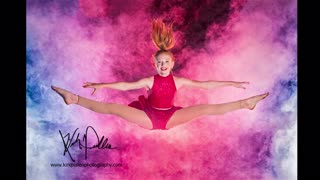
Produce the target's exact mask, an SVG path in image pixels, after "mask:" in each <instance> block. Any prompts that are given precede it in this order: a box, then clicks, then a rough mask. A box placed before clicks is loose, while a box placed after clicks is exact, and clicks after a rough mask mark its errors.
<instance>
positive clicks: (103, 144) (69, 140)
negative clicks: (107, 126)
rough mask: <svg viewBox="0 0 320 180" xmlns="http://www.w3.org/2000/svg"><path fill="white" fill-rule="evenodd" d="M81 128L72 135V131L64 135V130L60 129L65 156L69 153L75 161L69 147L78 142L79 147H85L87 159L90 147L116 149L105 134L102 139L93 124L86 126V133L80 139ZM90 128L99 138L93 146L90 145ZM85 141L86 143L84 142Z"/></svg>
mask: <svg viewBox="0 0 320 180" xmlns="http://www.w3.org/2000/svg"><path fill="white" fill-rule="evenodd" d="M78 129H79V128H77V129H76V130H75V131H74V132H73V134H72V136H71V137H70V133H68V134H66V135H63V134H62V132H61V131H60V130H59V133H60V136H61V138H62V142H63V146H64V152H63V155H64V156H65V155H66V153H68V155H69V157H70V158H71V160H72V161H73V162H75V160H74V159H73V158H72V156H71V153H70V151H69V148H70V147H72V146H73V145H75V144H78V146H79V149H82V148H84V151H85V153H84V154H85V159H87V153H88V149H94V148H98V149H116V147H112V146H111V144H109V143H108V138H104V136H102V138H101V139H100V138H99V136H98V134H97V132H96V130H95V129H94V128H93V127H92V126H88V127H87V128H86V133H85V134H84V135H83V137H82V141H81V140H80V138H79V136H80V133H77V131H78ZM89 130H91V131H92V132H93V133H94V135H95V137H96V139H97V144H94V145H93V146H88V139H87V137H88V132H89ZM82 143H84V144H82Z"/></svg>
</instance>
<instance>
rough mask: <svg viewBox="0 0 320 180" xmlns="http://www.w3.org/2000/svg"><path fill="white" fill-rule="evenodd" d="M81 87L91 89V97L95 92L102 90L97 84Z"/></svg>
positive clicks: (87, 83) (89, 83) (84, 84)
mask: <svg viewBox="0 0 320 180" xmlns="http://www.w3.org/2000/svg"><path fill="white" fill-rule="evenodd" d="M82 87H84V88H93V91H92V93H91V95H93V94H94V93H95V92H96V91H97V90H99V89H101V88H102V87H101V86H100V84H99V83H91V82H85V83H83V85H82Z"/></svg>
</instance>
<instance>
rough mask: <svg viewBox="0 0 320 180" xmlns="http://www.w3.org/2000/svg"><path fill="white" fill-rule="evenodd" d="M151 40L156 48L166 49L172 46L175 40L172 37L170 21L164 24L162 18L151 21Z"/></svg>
mask: <svg viewBox="0 0 320 180" xmlns="http://www.w3.org/2000/svg"><path fill="white" fill-rule="evenodd" d="M152 42H153V43H154V45H155V46H156V47H157V48H158V50H162V51H168V50H169V49H171V48H173V46H174V44H175V40H174V37H173V30H172V23H170V24H169V25H168V26H166V25H165V24H164V23H163V22H162V19H155V20H153V21H152Z"/></svg>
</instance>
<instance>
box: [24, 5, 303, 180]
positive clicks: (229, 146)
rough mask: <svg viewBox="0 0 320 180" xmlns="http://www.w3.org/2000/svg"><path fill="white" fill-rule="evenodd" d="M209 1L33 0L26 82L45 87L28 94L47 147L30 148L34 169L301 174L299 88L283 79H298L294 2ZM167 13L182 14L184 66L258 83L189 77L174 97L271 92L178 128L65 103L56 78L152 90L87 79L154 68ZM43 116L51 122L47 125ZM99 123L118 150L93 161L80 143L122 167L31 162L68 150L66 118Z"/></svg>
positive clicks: (114, 97) (180, 67)
mask: <svg viewBox="0 0 320 180" xmlns="http://www.w3.org/2000/svg"><path fill="white" fill-rule="evenodd" d="M199 2H200V3H199V4H198V5H196V4H192V3H191V1H190V2H189V1H179V0H176V1H158V0H157V1H143V0H140V1H134V0H129V1H125V0H120V1H116V0H109V1H103V0H91V1H89V0H79V1H78V2H77V3H76V4H72V3H70V2H68V3H67V2H65V1H62V0H60V1H55V2H50V3H43V2H41V1H28V2H27V7H28V8H27V53H29V56H30V57H31V58H30V59H33V60H32V63H27V76H28V77H29V79H27V83H29V86H28V87H29V91H33V92H35V89H37V92H38V91H39V97H40V100H39V101H35V100H34V99H33V98H32V96H31V95H30V96H27V102H28V103H27V104H28V105H27V114H28V116H27V122H28V124H27V126H28V136H27V139H28V141H27V142H28V146H27V147H28V148H29V149H30V150H35V149H37V151H39V149H40V150H41V149H43V151H42V155H39V154H38V153H31V152H30V153H29V154H27V155H28V162H27V164H28V170H27V172H28V177H30V178H35V179H38V178H40V177H44V176H43V175H41V176H40V175H39V174H43V173H45V174H46V176H49V177H52V178H58V179H63V177H64V175H65V174H68V179H77V178H83V177H86V178H87V179H110V178H113V179H144V178H148V179H207V178H208V179H224V180H227V179H292V178H295V177H296V172H295V167H296V165H295V160H296V159H295V158H296V153H295V151H296V147H295V146H296V144H295V141H292V140H291V139H295V138H296V116H295V115H296V89H295V87H291V86H290V88H291V89H290V88H289V86H288V85H283V84H284V82H294V81H295V80H296V79H295V78H296V77H295V76H296V63H297V62H296V61H297V60H296V29H295V25H296V1H288V0H281V1H271V0H261V1H244V0H234V1H199ZM189 5H193V6H189ZM210 8H211V9H210ZM157 17H162V18H164V20H165V21H166V22H169V21H173V22H174V27H175V29H174V31H175V37H176V38H177V44H176V46H175V47H174V49H173V50H172V52H173V53H174V54H175V57H176V59H177V62H176V66H175V69H174V75H176V76H183V77H186V78H190V79H194V80H203V81H205V80H221V81H223V80H230V81H249V82H250V85H249V86H247V89H246V90H242V89H237V88H232V87H224V88H219V89H213V90H200V89H194V88H182V89H181V90H180V91H179V92H178V94H177V97H176V103H175V105H177V106H183V107H187V106H190V105H195V104H201V103H210V104H215V103H224V102H229V101H234V100H238V99H243V98H247V97H250V96H253V95H257V94H261V93H264V92H270V96H269V97H268V98H267V99H265V100H264V101H262V102H260V103H259V104H258V105H257V107H256V109H255V110H254V111H249V110H239V111H235V112H230V113H228V114H224V115H219V116H209V117H201V118H198V119H197V120H194V121H192V122H189V123H186V124H184V125H181V126H178V127H175V128H173V129H170V130H168V131H161V130H155V131H150V130H145V129H142V128H140V127H138V126H137V125H134V124H131V123H128V122H126V121H125V120H122V119H121V118H118V117H115V116H112V115H105V114H97V113H95V112H92V111H89V110H87V109H84V108H81V107H79V106H74V105H72V106H66V105H65V104H64V103H63V100H62V99H61V98H60V97H58V96H57V95H56V94H55V93H54V92H53V91H52V90H51V89H50V86H51V85H56V86H60V87H63V88H65V89H68V90H70V91H72V92H74V93H77V94H79V95H82V96H84V97H88V98H91V99H94V100H97V101H104V102H110V103H121V104H129V103H130V102H132V101H135V100H137V98H138V96H139V95H141V94H144V95H146V92H145V90H134V91H127V92H122V91H116V90H112V89H103V90H101V91H100V92H97V93H96V94H95V95H94V96H91V95H90V94H91V90H90V89H84V88H82V83H83V82H87V81H89V82H115V81H135V80H138V79H140V78H143V77H148V76H153V75H154V74H155V73H156V72H155V70H154V69H153V68H152V66H151V63H150V60H151V56H152V53H154V52H155V51H156V48H155V47H154V45H153V44H152V41H151V37H150V29H151V26H150V23H151V20H152V19H153V18H157ZM31 52H33V53H31ZM34 52H37V53H34ZM34 54H36V55H34ZM27 55H28V54H27ZM34 81H36V82H37V84H36V85H34V84H33V83H34ZM287 84H288V83H287ZM282 88H287V89H289V90H287V91H284V90H283V89H282ZM291 91H292V92H291ZM286 92H287V93H286ZM289 92H291V93H289ZM43 122H45V123H46V124H51V125H50V126H45V127H46V128H43V126H41V123H43ZM89 125H90V126H93V127H94V128H95V129H96V131H97V132H98V134H99V135H100V134H101V136H102V135H105V136H107V137H108V138H109V139H110V143H111V144H113V145H114V146H117V147H118V149H117V150H112V151H108V152H105V151H101V150H92V151H89V153H88V154H89V156H88V160H87V161H85V160H84V158H83V151H76V152H74V154H75V157H76V159H77V161H79V162H100V163H102V162H115V163H118V162H121V163H122V165H123V166H122V167H121V168H108V169H105V168H100V169H99V168H97V169H92V168H64V169H61V168H60V169H54V168H51V167H49V166H48V167H46V168H39V167H34V166H32V165H33V164H35V162H37V161H39V160H40V161H44V162H48V163H47V164H49V162H52V161H61V162H62V161H63V162H67V161H69V159H68V157H67V156H63V155H62V154H63V149H62V146H60V145H61V139H60V137H59V134H58V129H59V130H63V131H64V132H71V131H73V130H74V129H76V128H79V129H80V132H81V133H82V134H83V133H84V130H85V128H86V127H87V126H89ZM38 134H41V135H42V136H39V135H38ZM31 142H38V143H31ZM45 142H47V144H45ZM56 144H59V145H56ZM283 152H284V153H283ZM288 166H289V167H288Z"/></svg>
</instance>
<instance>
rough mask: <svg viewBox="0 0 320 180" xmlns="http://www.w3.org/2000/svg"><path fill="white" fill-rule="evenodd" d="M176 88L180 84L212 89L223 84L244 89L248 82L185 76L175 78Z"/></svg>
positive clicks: (180, 85)
mask: <svg viewBox="0 0 320 180" xmlns="http://www.w3.org/2000/svg"><path fill="white" fill-rule="evenodd" d="M175 81H176V84H177V88H179V87H182V86H191V87H196V88H202V89H213V88H217V87H224V86H233V87H236V88H242V89H246V87H245V85H247V84H249V82H236V81H213V80H210V81H195V80H191V79H186V78H178V77H176V78H175Z"/></svg>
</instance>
